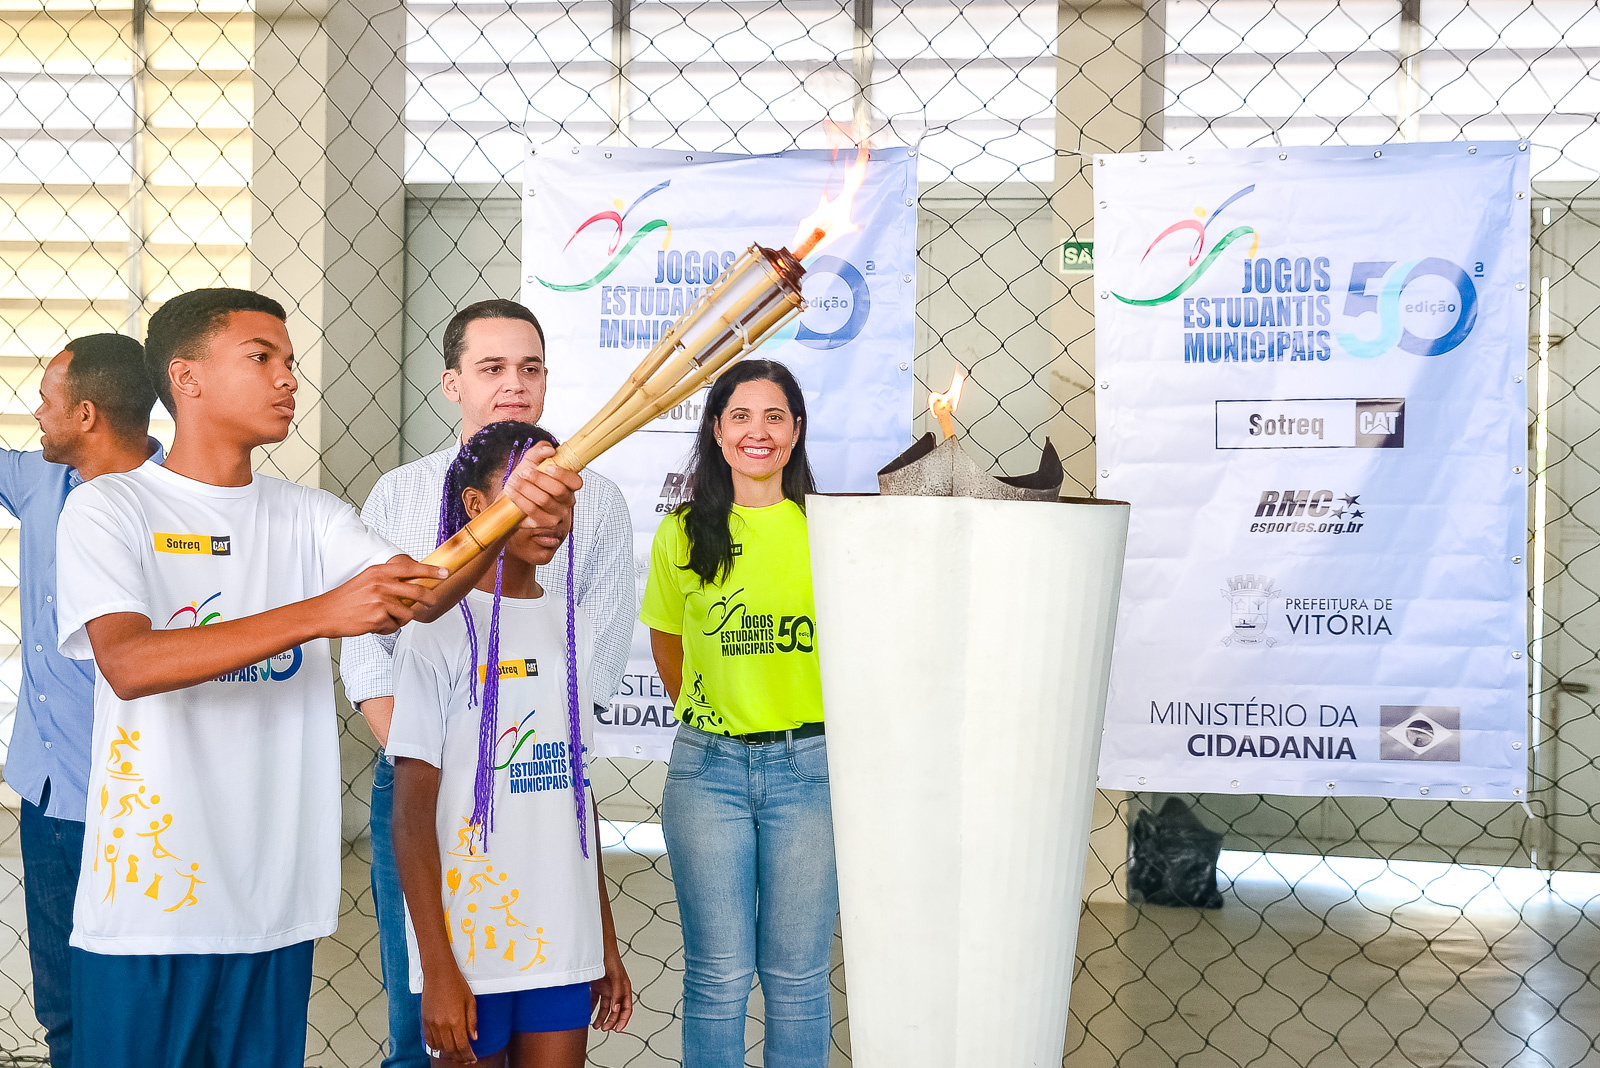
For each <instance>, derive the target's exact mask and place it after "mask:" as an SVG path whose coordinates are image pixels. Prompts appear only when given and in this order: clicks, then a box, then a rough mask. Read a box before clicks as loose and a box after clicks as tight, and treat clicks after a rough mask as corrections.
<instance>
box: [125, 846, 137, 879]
mask: <svg viewBox="0 0 1600 1068" xmlns="http://www.w3.org/2000/svg"><path fill="white" fill-rule="evenodd" d="M124 881H125V882H130V883H136V882H138V881H139V854H137V853H129V854H128V874H127V877H126V878H125V879H124Z"/></svg>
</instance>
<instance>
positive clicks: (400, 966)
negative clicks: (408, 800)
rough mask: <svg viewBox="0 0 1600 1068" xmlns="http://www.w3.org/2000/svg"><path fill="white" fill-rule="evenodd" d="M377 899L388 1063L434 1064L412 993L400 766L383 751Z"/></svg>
mask: <svg viewBox="0 0 1600 1068" xmlns="http://www.w3.org/2000/svg"><path fill="white" fill-rule="evenodd" d="M372 904H373V907H374V908H375V909H377V912H378V957H379V959H380V960H381V961H382V963H383V988H384V991H385V992H386V993H387V994H388V995H389V1055H388V1056H387V1057H385V1058H384V1059H383V1068H428V1066H429V1064H430V1063H431V1062H430V1061H429V1059H428V1054H427V1051H426V1050H424V1049H423V1048H422V997H421V996H420V995H418V994H413V993H412V992H411V963H410V961H409V960H408V959H407V956H406V902H405V897H404V896H403V895H402V894H401V893H400V865H399V863H398V862H397V861H396V860H395V857H394V765H393V764H391V763H389V761H388V760H386V759H385V758H384V756H383V754H382V753H379V754H378V766H377V767H375V768H374V769H373V771H372Z"/></svg>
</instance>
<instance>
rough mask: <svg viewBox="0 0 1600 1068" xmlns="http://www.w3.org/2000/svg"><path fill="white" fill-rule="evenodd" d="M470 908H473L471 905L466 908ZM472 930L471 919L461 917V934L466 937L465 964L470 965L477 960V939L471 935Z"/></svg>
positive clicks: (473, 926)
mask: <svg viewBox="0 0 1600 1068" xmlns="http://www.w3.org/2000/svg"><path fill="white" fill-rule="evenodd" d="M472 907H473V906H471V905H468V906H467V908H469V909H470V908H472ZM474 929H475V925H474V924H473V922H472V917H471V916H466V917H463V918H462V920H461V933H462V934H464V935H466V936H467V963H468V964H471V963H473V962H474V961H476V960H477V959H478V939H477V936H476V935H474V934H473V933H472V932H473V931H474Z"/></svg>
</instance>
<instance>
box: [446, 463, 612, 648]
mask: <svg viewBox="0 0 1600 1068" xmlns="http://www.w3.org/2000/svg"><path fill="white" fill-rule="evenodd" d="M555 454H556V450H555V449H554V448H552V447H551V446H550V445H548V444H546V443H544V442H540V443H539V444H537V445H535V446H534V447H533V448H531V449H529V450H528V451H527V452H526V453H524V454H523V456H522V460H521V462H520V463H518V464H517V466H516V468H515V469H514V470H513V471H512V472H511V474H510V476H509V477H508V478H507V479H506V484H505V490H504V492H505V495H506V496H507V497H510V498H511V499H512V500H514V501H516V502H517V507H518V508H520V509H521V510H522V514H523V516H524V517H525V518H524V520H523V522H524V523H532V524H533V525H534V526H536V527H546V528H550V527H559V526H561V525H562V524H563V523H567V522H568V521H569V520H570V519H571V518H572V509H573V505H574V504H575V502H576V501H577V492H578V490H580V489H582V488H583V477H582V476H581V475H579V474H578V473H577V472H576V471H568V470H567V469H566V468H564V467H552V468H551V469H550V470H549V471H541V470H539V465H540V464H542V463H544V462H545V461H546V460H549V459H551V458H552V457H554V456H555ZM510 536H511V532H509V531H508V532H507V533H506V534H505V535H504V536H503V537H501V538H500V539H499V540H497V541H495V542H493V543H492V544H490V545H489V546H487V547H486V548H485V549H484V551H483V552H481V553H479V554H478V555H477V556H475V557H473V558H472V559H471V560H470V561H468V562H467V563H466V564H464V565H463V566H461V567H459V568H457V569H456V571H455V573H454V574H452V575H450V577H449V578H447V579H445V580H444V581H443V582H441V583H439V585H438V587H437V588H436V589H435V591H434V597H433V600H432V602H431V603H430V604H428V605H426V606H419V607H418V609H417V611H416V613H415V618H416V619H418V620H420V621H421V622H423V623H432V622H433V621H434V620H435V619H438V618H439V617H440V616H442V615H444V614H445V613H446V612H448V611H450V609H452V608H454V607H455V606H456V605H457V604H459V603H460V601H461V598H463V597H465V596H466V595H467V591H468V590H470V589H472V587H474V586H476V585H477V584H478V580H479V579H481V578H483V576H484V575H485V574H487V573H488V571H489V568H490V567H491V566H492V565H493V564H494V561H495V557H497V556H499V555H500V550H501V548H503V547H504V546H505V542H506V538H509V537H510Z"/></svg>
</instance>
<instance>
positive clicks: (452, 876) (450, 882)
mask: <svg viewBox="0 0 1600 1068" xmlns="http://www.w3.org/2000/svg"><path fill="white" fill-rule="evenodd" d="M444 884H445V885H446V886H448V887H449V888H450V892H451V893H452V894H454V893H455V892H456V891H457V890H460V889H461V869H460V868H451V869H450V870H449V871H447V872H445V876H444Z"/></svg>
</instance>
